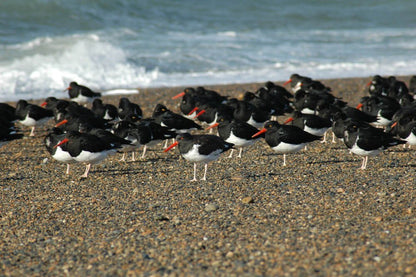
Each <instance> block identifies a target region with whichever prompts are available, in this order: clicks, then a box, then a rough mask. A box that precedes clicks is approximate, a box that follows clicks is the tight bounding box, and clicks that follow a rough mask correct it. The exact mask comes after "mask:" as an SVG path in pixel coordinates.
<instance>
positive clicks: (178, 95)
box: [172, 91, 185, 99]
mask: <svg viewBox="0 0 416 277" xmlns="http://www.w3.org/2000/svg"><path fill="white" fill-rule="evenodd" d="M184 95H185V92H184V91H183V92H181V93H179V94H176V95H175V96H173V97H172V99H178V98H179V97H182V96H184Z"/></svg>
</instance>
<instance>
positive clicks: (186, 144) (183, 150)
mask: <svg viewBox="0 0 416 277" xmlns="http://www.w3.org/2000/svg"><path fill="white" fill-rule="evenodd" d="M176 145H178V146H179V152H180V154H181V155H182V157H183V158H185V160H187V161H190V162H193V163H194V178H193V179H192V180H191V181H197V179H196V167H197V163H204V164H205V171H204V176H203V177H202V179H201V180H203V181H205V180H206V176H207V169H208V163H209V162H211V161H215V160H217V159H218V158H219V157H220V154H221V153H223V152H225V151H227V150H229V149H231V148H232V147H233V144H232V143H228V142H225V141H224V140H223V139H222V138H220V137H218V136H214V135H194V136H193V135H191V134H189V133H184V134H181V135H179V136H178V137H177V140H176V142H175V143H173V144H172V145H170V146H169V147H168V148H166V149H165V150H164V152H167V151H169V150H170V149H172V148H173V147H175V146H176Z"/></svg>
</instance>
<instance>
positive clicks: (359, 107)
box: [355, 103, 364, 110]
mask: <svg viewBox="0 0 416 277" xmlns="http://www.w3.org/2000/svg"><path fill="white" fill-rule="evenodd" d="M362 106H364V105H363V104H361V103H360V104H358V105H357V107H355V108H356V109H357V110H359V109H361V107H362Z"/></svg>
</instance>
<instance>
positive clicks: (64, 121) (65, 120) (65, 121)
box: [55, 119, 68, 127]
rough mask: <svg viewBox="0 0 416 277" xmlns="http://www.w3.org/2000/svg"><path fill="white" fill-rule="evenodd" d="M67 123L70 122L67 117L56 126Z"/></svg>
mask: <svg viewBox="0 0 416 277" xmlns="http://www.w3.org/2000/svg"><path fill="white" fill-rule="evenodd" d="M65 123H68V120H67V119H64V120H62V121H61V122H58V123H56V125H55V127H59V126H61V125H64V124H65Z"/></svg>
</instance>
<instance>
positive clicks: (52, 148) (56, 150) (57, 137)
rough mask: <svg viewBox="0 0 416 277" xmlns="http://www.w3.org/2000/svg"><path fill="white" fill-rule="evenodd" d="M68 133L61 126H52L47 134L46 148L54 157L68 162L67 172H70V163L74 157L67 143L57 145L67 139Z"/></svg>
mask: <svg viewBox="0 0 416 277" xmlns="http://www.w3.org/2000/svg"><path fill="white" fill-rule="evenodd" d="M65 137H66V133H65V132H64V131H63V130H61V129H59V128H55V127H54V128H52V130H51V131H50V132H49V133H48V134H47V135H46V136H45V138H44V144H45V147H46V150H47V151H48V152H49V154H50V155H51V156H52V158H53V159H55V160H57V161H59V162H63V163H66V172H65V173H66V174H69V168H70V165H69V164H70V163H74V162H75V160H74V158H73V157H72V156H71V155H70V154H69V152H68V149H67V145H66V144H63V145H60V146H56V145H57V144H59V143H60V142H61V141H62V140H63V139H65Z"/></svg>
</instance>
